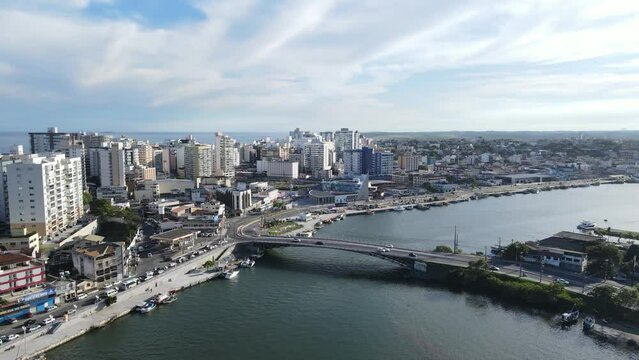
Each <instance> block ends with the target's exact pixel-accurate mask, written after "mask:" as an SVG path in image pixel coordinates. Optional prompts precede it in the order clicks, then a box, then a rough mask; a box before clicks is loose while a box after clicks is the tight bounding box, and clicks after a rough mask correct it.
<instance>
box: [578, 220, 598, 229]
mask: <svg viewBox="0 0 639 360" xmlns="http://www.w3.org/2000/svg"><path fill="white" fill-rule="evenodd" d="M596 227H597V224H595V223H594V222H592V221H587V220H584V221H582V222H581V223H580V224H579V225H577V229H579V230H583V231H591V230H595V228H596Z"/></svg>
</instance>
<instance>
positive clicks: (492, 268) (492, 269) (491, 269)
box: [488, 265, 499, 271]
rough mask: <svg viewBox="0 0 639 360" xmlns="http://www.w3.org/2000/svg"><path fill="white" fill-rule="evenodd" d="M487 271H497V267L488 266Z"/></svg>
mask: <svg viewBox="0 0 639 360" xmlns="http://www.w3.org/2000/svg"><path fill="white" fill-rule="evenodd" d="M488 270H490V271H499V267H498V266H495V265H490V267H489V268H488Z"/></svg>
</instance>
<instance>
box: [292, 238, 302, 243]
mask: <svg viewBox="0 0 639 360" xmlns="http://www.w3.org/2000/svg"><path fill="white" fill-rule="evenodd" d="M293 242H294V243H300V242H302V240H300V239H298V238H294V239H293Z"/></svg>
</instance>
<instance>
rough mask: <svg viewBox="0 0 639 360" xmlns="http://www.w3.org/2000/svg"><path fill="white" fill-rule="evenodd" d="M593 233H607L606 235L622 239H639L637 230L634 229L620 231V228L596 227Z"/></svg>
mask: <svg viewBox="0 0 639 360" xmlns="http://www.w3.org/2000/svg"><path fill="white" fill-rule="evenodd" d="M595 234H597V235H608V236H617V237H621V238H624V239H634V240H639V232H636V231H622V230H619V231H617V230H614V229H611V228H610V227H607V228H596V229H595Z"/></svg>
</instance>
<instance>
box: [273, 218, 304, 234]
mask: <svg viewBox="0 0 639 360" xmlns="http://www.w3.org/2000/svg"><path fill="white" fill-rule="evenodd" d="M303 227H304V226H302V225H300V224H298V223H296V222H294V221H285V222H283V223H279V224H275V225H273V226H271V227H270V228H269V229H268V234H269V235H282V234H284V233H287V232H291V231H295V230H297V229H301V228H303Z"/></svg>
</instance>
